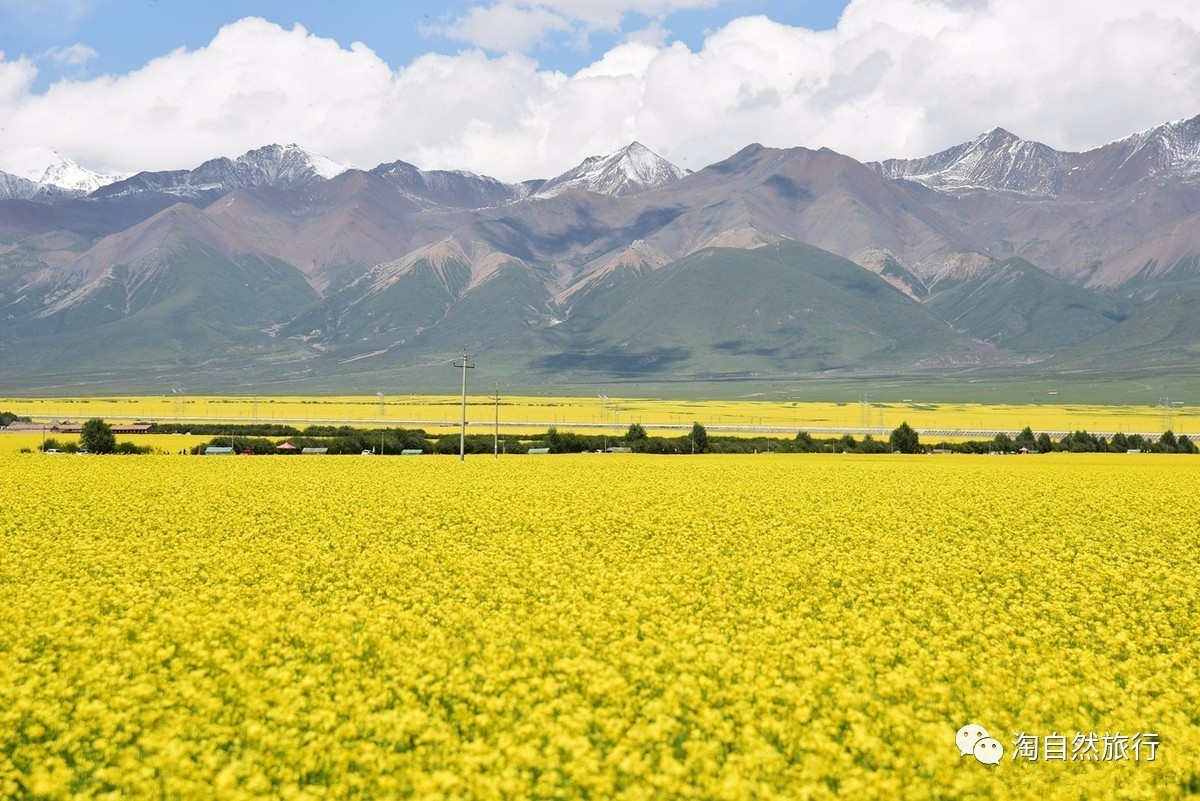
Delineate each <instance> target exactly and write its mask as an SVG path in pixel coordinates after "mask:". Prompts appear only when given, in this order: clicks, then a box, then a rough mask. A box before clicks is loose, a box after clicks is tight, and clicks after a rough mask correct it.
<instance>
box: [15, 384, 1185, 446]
mask: <svg viewBox="0 0 1200 801" xmlns="http://www.w3.org/2000/svg"><path fill="white" fill-rule="evenodd" d="M0 411H11V412H15V413H17V414H22V415H29V416H32V417H33V418H34V419H37V420H64V419H70V420H84V419H87V418H89V417H104V418H106V419H110V420H135V419H136V420H147V421H163V422H176V421H190V422H202V421H208V422H211V421H222V420H229V421H237V422H255V421H257V422H286V423H292V424H299V425H308V424H313V423H338V424H349V425H355V426H361V427H376V426H380V425H384V426H405V427H412V428H416V427H420V428H425V429H426V430H429V431H431V432H435V433H437V432H439V431H441V430H446V429H453V428H455V427H457V426H458V425H459V421H460V419H461V401H460V399H459V398H458V397H456V396H430V395H420V396H417V395H404V396H384V397H382V398H380V397H379V396H358V397H353V396H344V397H270V398H269V397H259V398H253V397H210V396H141V397H93V398H39V399H29V398H0ZM496 411H497V410H496V406H495V405H494V403H493V401H492V399H491V398H489V397H486V396H471V397H468V399H467V417H468V420H469V421H470V423H471V425H475V426H491V425H492V424H493V421H494V419H495V414H496ZM499 419H500V423H501V425H502V426H504V429H505V431H506V432H508V433H520V432H521V431H530V432H533V431H544V430H545V429H546V428H547V427H549V426H557V427H558V428H560V429H563V430H573V429H577V430H581V431H593V432H598V431H601V430H608V431H612V432H620V431H623V430H624V429H625V428H627V427H628V426H629V424H630V423H641V424H642V425H647V426H679V427H681V428H685V427H690V426H691V424H692V423H693V422H694V421H699V422H701V423H703V424H704V425H705V426H708V427H709V428H710V430H716V431H722V430H724V429H736V428H741V429H750V430H753V429H755V428H759V427H765V428H782V429H789V430H796V431H799V430H801V429H805V430H812V429H821V428H876V429H891V428H895V427H896V426H897V425H899V424H900V423H902V422H907V423H908V424H909V425H911V426H913V427H914V428H917V429H919V430H935V429H936V430H950V429H965V430H972V431H1018V430H1020V429H1021V428H1024V427H1025V426H1027V425H1028V426H1031V427H1032V428H1033V429H1034V430H1035V431H1073V430H1077V429H1085V430H1088V431H1124V432H1130V433H1154V432H1161V431H1163V430H1164V429H1165V428H1171V429H1172V430H1173V431H1175V432H1176V433H1177V434H1178V433H1186V434H1194V433H1196V432H1197V431H1200V413H1198V410H1197V409H1194V408H1188V407H1175V408H1172V409H1170V411H1169V413H1168V414H1167V415H1164V413H1163V409H1161V408H1160V407H1157V406H1089V405H1049V404H1028V405H1016V404H995V405H988V404H978V403H940V404H936V403H883V404H871V405H869V406H868V405H864V404H861V403H858V402H848V403H801V402H795V403H793V402H778V401H674V400H658V399H648V398H618V397H613V398H610V399H608V400H607V401H606V400H604V399H601V398H579V397H504V398H502V399H501V401H500V405H499ZM0 447H2V446H0Z"/></svg>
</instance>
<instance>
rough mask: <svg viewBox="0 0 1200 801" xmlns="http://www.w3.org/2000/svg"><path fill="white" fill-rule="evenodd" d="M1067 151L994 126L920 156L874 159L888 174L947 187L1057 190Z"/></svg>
mask: <svg viewBox="0 0 1200 801" xmlns="http://www.w3.org/2000/svg"><path fill="white" fill-rule="evenodd" d="M1063 157H1064V154H1062V153H1059V152H1058V151H1057V150H1054V149H1053V148H1051V147H1048V146H1046V145H1043V144H1041V143H1040V142H1031V141H1028V140H1026V139H1021V138H1020V137H1018V136H1016V135H1014V134H1012V133H1010V132H1008V131H1006V130H1004V129H1003V128H993V129H992V130H990V131H988V132H986V133H983V134H980V135H979V136H977V137H975V138H974V139H972V140H971V141H970V142H964V143H962V144H960V145H955V146H954V147H951V148H949V149H947V150H943V151H941V152H940V153H935V154H934V155H932V156H926V157H924V158H918V159H888V160H887V161H884V162H873V163H871V164H869V165H868V166H871V167H873V168H875V170H876V171H878V172H880V173H881V174H883V175H884V176H886V177H888V178H903V179H906V180H909V181H914V182H916V183H919V184H924V185H925V186H929V187H932V188H934V189H940V190H943V191H950V192H955V191H962V190H972V189H1000V190H1006V191H1009V192H1019V193H1021V194H1025V195H1053V194H1056V193H1057V192H1058V191H1059V190H1060V188H1061V184H1062V178H1063V175H1064V172H1065V169H1066V168H1065V166H1064V159H1063Z"/></svg>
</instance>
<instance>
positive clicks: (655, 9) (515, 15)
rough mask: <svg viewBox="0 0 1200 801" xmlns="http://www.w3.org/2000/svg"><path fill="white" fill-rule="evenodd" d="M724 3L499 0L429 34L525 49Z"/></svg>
mask: <svg viewBox="0 0 1200 801" xmlns="http://www.w3.org/2000/svg"><path fill="white" fill-rule="evenodd" d="M721 2H722V0H499V2H496V3H493V4H492V5H490V6H472V7H471V8H470V9H469V10H468V11H467V13H466V14H464V15H462V16H461V17H457V18H455V19H454V20H452V21H450V22H449V23H446V24H443V25H440V26H437V27H435V28H432V29H431V30H432V31H434V32H436V33H440V34H442V35H444V36H448V37H450V38H452V39H459V40H461V41H464V42H469V43H470V44H472V45H474V46H476V47H482V48H483V49H485V50H491V51H493V52H512V51H525V50H528V49H530V48H531V47H533V46H534V45H536V44H540V43H541V42H542V41H543V40H544V39H545V38H546V36H547V35H548V34H550V33H555V32H564V31H568V30H574V31H576V32H577V33H578V34H579V35H580V37H582V38H586V36H587V32H588V31H589V30H596V29H599V30H608V31H615V30H618V29H619V28H620V26H621V21H622V19H624V17H625V15H626V14H628V13H629V12H631V11H636V12H639V13H641V14H643V15H645V16H648V17H651V18H652V19H655V18H661V17H663V16H665V15H667V14H670V13H672V12H675V11H681V10H684V9H692V8H708V7H712V6H715V5H718V4H719V3H721Z"/></svg>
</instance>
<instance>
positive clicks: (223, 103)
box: [0, 0, 1200, 181]
mask: <svg viewBox="0 0 1200 801" xmlns="http://www.w3.org/2000/svg"><path fill="white" fill-rule="evenodd" d="M0 53H2V55H0V151H5V150H9V149H13V148H25V147H33V146H45V147H52V148H54V149H56V150H58V151H59V152H61V153H63V154H64V155H66V156H68V157H70V158H72V159H74V160H76V161H78V162H79V163H80V164H82V165H84V166H86V167H88V168H90V169H93V170H96V171H98V172H110V173H132V172H136V171H139V170H163V169H186V168H192V167H195V166H197V165H199V164H200V163H201V162H203V161H205V160H207V159H209V158H213V157H216V156H230V157H233V156H237V155H239V154H241V153H244V152H245V151H247V150H250V149H252V148H255V147H260V146H262V145H266V144H270V143H280V144H288V143H293V142H294V143H297V144H299V145H302V146H303V147H306V148H308V149H310V150H313V151H316V152H318V153H321V154H323V155H325V156H327V157H329V158H332V159H334V160H335V161H338V162H341V163H343V164H346V165H349V166H356V167H360V168H365V169H369V168H371V167H374V166H376V165H378V164H381V163H386V162H391V161H395V160H398V159H399V160H404V161H407V162H409V163H412V164H415V165H417V166H418V167H421V168H424V169H464V170H470V171H472V172H476V173H480V174H485V175H491V176H494V177H496V178H500V179H502V180H507V181H516V180H524V179H529V178H545V177H550V176H553V175H557V174H559V173H561V172H563V171H565V170H567V169H569V168H570V167H572V166H574V165H575V164H577V163H579V162H580V161H581V160H582V159H583V158H585V157H587V156H589V155H596V154H603V153H609V152H612V151H613V150H616V149H618V148H620V147H622V146H624V145H626V144H628V143H629V142H631V141H635V140H636V141H640V142H642V143H643V144H644V145H646V146H647V147H649V148H650V149H652V150H654V151H655V152H657V153H659V154H660V155H662V156H664V157H665V158H668V159H670V160H671V161H673V162H674V163H676V164H678V165H679V166H682V167H686V168H689V169H700V168H702V167H704V166H706V165H708V164H711V163H713V162H716V161H719V160H721V159H723V158H726V157H728V156H730V155H732V154H733V153H735V152H737V151H738V150H740V149H742V148H743V147H745V146H746V145H748V144H750V143H752V142H757V143H760V144H764V145H767V146H771V147H799V146H802V147H811V148H820V147H829V148H832V149H833V150H836V151H838V152H841V153H846V154H847V155H850V156H853V157H855V158H858V159H860V160H873V159H884V158H890V157H915V156H922V155H927V154H930V153H934V152H937V151H939V150H942V149H945V148H947V147H950V146H952V145H955V144H957V143H960V142H963V141H967V140H969V139H971V138H973V137H975V136H977V135H979V134H980V133H983V132H984V131H988V130H990V129H992V128H995V127H1003V128H1006V129H1008V130H1010V131H1012V132H1013V133H1015V134H1017V135H1018V136H1021V137H1023V138H1026V139H1033V140H1036V141H1040V142H1044V143H1045V144H1048V145H1050V146H1052V147H1055V148H1058V149H1060V150H1086V149H1088V148H1091V147H1096V146H1099V145H1102V144H1104V143H1106V142H1109V141H1112V140H1114V139H1118V138H1121V137H1124V136H1127V135H1129V134H1131V133H1134V132H1135V131H1139V130H1144V129H1146V128H1150V127H1152V126H1155V125H1158V124H1161V123H1163V122H1167V121H1170V120H1177V119H1183V118H1188V117H1192V116H1195V115H1197V114H1200V3H1196V2H1195V0H1156V2H1154V3H1130V2H1126V1H1125V0H1122V1H1121V2H1114V1H1113V0H1049V1H1048V0H788V1H787V2H773V1H772V0H640V1H639V0H482V1H479V0H455V1H453V2H437V3H435V2H425V1H424V0H405V2H366V1H361V2H356V1H355V0H291V1H290V2H284V0H240V2H235V0H206V2H203V3H198V2H176V0H140V1H138V2H133V0H0Z"/></svg>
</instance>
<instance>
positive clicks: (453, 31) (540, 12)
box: [431, 2, 572, 52]
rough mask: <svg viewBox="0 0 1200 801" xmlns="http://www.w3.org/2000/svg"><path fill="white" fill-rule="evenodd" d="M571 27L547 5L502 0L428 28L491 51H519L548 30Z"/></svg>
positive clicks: (477, 7) (541, 39)
mask: <svg viewBox="0 0 1200 801" xmlns="http://www.w3.org/2000/svg"><path fill="white" fill-rule="evenodd" d="M571 27H572V25H571V22H570V21H569V20H568V19H567V18H566V17H564V16H562V15H561V14H557V13H555V12H554V11H551V10H549V9H547V8H544V7H540V6H526V5H523V4H518V3H504V2H502V3H496V4H495V5H493V6H489V7H487V8H484V7H483V6H474V7H472V8H471V9H470V10H469V11H468V12H467V13H466V14H464V15H463V16H461V17H459V18H457V19H455V20H454V21H453V22H451V23H449V24H447V25H443V26H439V27H436V28H433V29H431V30H433V31H434V32H436V33H441V34H443V35H445V36H448V37H450V38H452V39H459V40H461V41H464V42H470V43H471V44H473V45H475V46H476V47H482V48H483V49H485V50H491V51H493V52H512V51H518V52H520V51H524V50H528V49H530V48H531V47H533V46H534V45H536V44H540V43H541V42H542V41H543V40H544V39H545V38H546V35H547V34H549V33H552V32H556V31H559V32H561V31H567V30H570V29H571Z"/></svg>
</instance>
